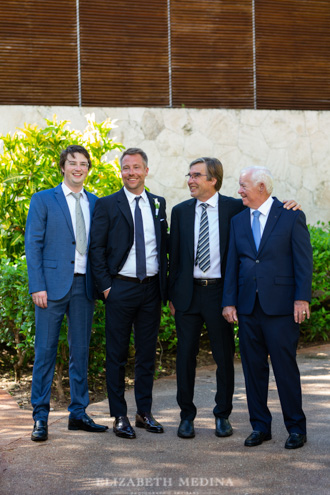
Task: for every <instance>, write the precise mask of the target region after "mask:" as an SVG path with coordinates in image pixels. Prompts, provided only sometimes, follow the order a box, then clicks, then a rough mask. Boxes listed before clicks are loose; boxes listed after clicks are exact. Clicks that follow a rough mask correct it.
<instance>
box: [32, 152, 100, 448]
mask: <svg viewBox="0 0 330 495" xmlns="http://www.w3.org/2000/svg"><path fill="white" fill-rule="evenodd" d="M91 166H92V164H91V160H90V157H89V154H88V152H87V150H86V149H85V148H83V147H82V146H77V145H72V146H69V147H68V148H67V149H66V150H64V151H62V153H61V156H60V162H59V167H60V171H61V173H62V175H63V183H62V184H60V185H58V186H57V187H55V188H54V189H49V190H45V191H41V192H38V193H36V194H34V195H33V196H32V198H31V203H30V209H29V213H28V217H27V223H26V233H25V248H26V259H27V266H28V274H29V290H30V293H31V294H32V299H33V302H34V304H35V316H36V334H35V361H34V367H33V378H32V394H31V404H32V406H33V418H34V421H35V423H34V428H33V432H32V435H31V439H32V440H33V441H43V440H47V438H48V425H47V421H48V414H49V401H50V393H51V384H52V380H53V375H54V368H55V363H56V355H57V346H58V339H59V332H60V328H61V324H62V320H63V317H64V315H65V314H66V315H67V318H68V340H69V351H70V358H69V375H70V393H71V403H70V405H69V408H68V409H69V411H70V416H69V423H68V428H69V430H85V431H90V432H103V431H105V430H106V429H107V427H106V426H102V425H97V424H95V423H94V421H93V420H92V419H91V418H90V417H89V416H88V415H87V414H86V412H85V410H86V408H87V406H88V403H89V398H88V384H87V369H88V352H89V341H90V335H91V328H92V318H93V311H94V300H93V284H92V278H91V273H90V266H89V262H88V247H89V231H90V224H91V218H92V213H93V209H94V205H95V202H96V200H97V197H96V196H95V195H93V194H90V193H88V192H87V191H85V190H84V188H83V184H84V181H85V179H86V177H87V175H88V172H89V170H90V168H91ZM74 195H75V196H74Z"/></svg>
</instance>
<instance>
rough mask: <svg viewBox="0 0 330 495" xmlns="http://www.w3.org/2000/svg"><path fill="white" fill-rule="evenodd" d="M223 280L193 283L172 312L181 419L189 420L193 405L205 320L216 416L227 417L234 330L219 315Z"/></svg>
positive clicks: (232, 365)
mask: <svg viewBox="0 0 330 495" xmlns="http://www.w3.org/2000/svg"><path fill="white" fill-rule="evenodd" d="M222 292H223V281H222V279H220V280H219V281H217V282H216V284H214V285H208V286H206V287H203V286H199V285H194V289H193V297H192V301H191V304H190V307H189V309H188V310H187V311H178V310H176V312H175V322H176V331H177V337H178V346H177V364H176V367H177V387H178V391H177V401H178V404H179V406H180V409H181V419H187V420H190V421H193V420H194V419H195V416H196V413H197V409H196V406H195V404H194V402H193V398H194V387H195V374H196V357H197V355H198V352H199V340H200V335H201V331H202V327H203V324H204V323H205V324H206V328H207V332H208V335H209V338H210V344H211V350H212V354H213V358H214V361H215V362H216V365H217V371H216V379H217V391H216V395H215V402H216V405H215V407H214V410H213V413H214V415H215V416H216V417H220V418H228V417H229V415H230V413H231V411H232V407H233V406H232V400H233V393H234V362H233V359H234V352H235V343H234V334H233V329H232V326H231V325H230V324H229V323H227V321H226V320H225V319H224V318H223V316H222V311H221V301H222Z"/></svg>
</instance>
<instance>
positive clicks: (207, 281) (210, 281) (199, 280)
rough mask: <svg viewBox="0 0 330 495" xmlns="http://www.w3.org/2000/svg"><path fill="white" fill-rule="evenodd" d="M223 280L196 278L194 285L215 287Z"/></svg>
mask: <svg viewBox="0 0 330 495" xmlns="http://www.w3.org/2000/svg"><path fill="white" fill-rule="evenodd" d="M220 280H221V278H194V285H201V286H202V287H207V286H208V285H215V284H217V283H218V282H220Z"/></svg>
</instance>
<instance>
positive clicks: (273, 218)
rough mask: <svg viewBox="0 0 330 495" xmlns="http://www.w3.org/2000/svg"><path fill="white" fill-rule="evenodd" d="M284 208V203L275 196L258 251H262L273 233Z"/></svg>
mask: <svg viewBox="0 0 330 495" xmlns="http://www.w3.org/2000/svg"><path fill="white" fill-rule="evenodd" d="M282 208H283V205H282V203H281V202H280V201H279V200H278V199H277V198H274V202H273V204H272V206H271V209H270V212H269V215H268V218H267V222H266V225H265V228H264V232H263V234H262V238H261V241H260V246H259V251H258V252H260V251H261V250H262V248H263V247H264V245H265V244H266V242H267V240H268V237H269V236H270V234H271V232H272V230H273V229H274V227H275V225H276V223H277V221H278V219H279V218H280V216H281V213H282ZM251 232H252V229H251Z"/></svg>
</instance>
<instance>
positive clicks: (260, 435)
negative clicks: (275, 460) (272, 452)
mask: <svg viewBox="0 0 330 495" xmlns="http://www.w3.org/2000/svg"><path fill="white" fill-rule="evenodd" d="M271 439H272V434H271V433H264V432H263V431H253V432H252V433H251V435H249V436H248V437H247V439H246V440H245V442H244V445H245V447H256V446H257V445H261V444H262V442H265V441H266V440H271Z"/></svg>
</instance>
